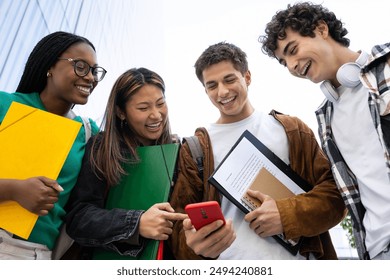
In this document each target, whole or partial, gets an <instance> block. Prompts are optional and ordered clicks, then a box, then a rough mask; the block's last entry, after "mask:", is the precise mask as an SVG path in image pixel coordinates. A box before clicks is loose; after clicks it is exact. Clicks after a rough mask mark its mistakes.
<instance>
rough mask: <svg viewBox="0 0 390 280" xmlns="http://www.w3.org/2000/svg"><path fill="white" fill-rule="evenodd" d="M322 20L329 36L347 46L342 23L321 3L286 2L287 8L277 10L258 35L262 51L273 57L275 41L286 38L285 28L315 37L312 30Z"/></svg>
mask: <svg viewBox="0 0 390 280" xmlns="http://www.w3.org/2000/svg"><path fill="white" fill-rule="evenodd" d="M321 21H323V22H325V23H326V24H327V25H328V28H329V34H330V36H331V37H332V38H333V39H334V40H335V41H337V42H339V43H340V44H341V45H343V46H346V47H348V46H349V39H347V38H344V36H345V35H347V34H348V31H347V29H346V28H344V27H343V23H342V22H341V21H340V20H339V19H337V18H336V16H335V14H334V13H333V12H330V11H329V10H328V9H327V8H325V7H324V6H322V5H317V4H313V3H311V2H301V3H296V4H293V5H291V4H288V5H287V9H285V10H280V11H278V12H277V13H276V14H275V15H274V16H273V17H272V20H271V21H270V22H269V23H268V24H267V25H266V28H265V35H262V36H260V37H259V42H260V43H261V44H262V51H263V53H265V54H267V55H268V56H270V57H274V58H275V51H276V49H277V41H278V40H283V39H284V38H286V29H288V28H290V29H291V30H293V31H295V32H298V33H299V34H300V35H301V36H305V37H307V36H310V37H315V33H314V30H315V29H316V27H317V26H318V24H319V23H320V22H321Z"/></svg>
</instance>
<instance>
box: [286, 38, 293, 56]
mask: <svg viewBox="0 0 390 280" xmlns="http://www.w3.org/2000/svg"><path fill="white" fill-rule="evenodd" d="M294 43H295V41H291V42H288V43H287V45H286V46H285V47H284V49H283V55H286V54H287V51H288V49H289V48H290V46H291V45H292V44H294Z"/></svg>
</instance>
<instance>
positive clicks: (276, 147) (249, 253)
mask: <svg viewBox="0 0 390 280" xmlns="http://www.w3.org/2000/svg"><path fill="white" fill-rule="evenodd" d="M245 130H249V131H250V132H251V133H252V134H253V135H255V136H256V137H257V138H258V139H260V141H262V142H263V143H264V144H265V145H266V146H267V147H268V148H269V149H270V150H272V151H273V152H274V153H275V154H276V155H277V156H279V157H280V158H281V159H282V160H283V161H284V162H285V163H286V164H289V151H288V142H287V136H286V133H285V131H284V128H283V127H282V125H281V124H280V123H279V122H278V121H277V120H276V119H275V118H274V117H272V116H270V115H267V114H264V113H261V112H258V111H255V112H254V113H253V114H252V115H251V116H249V117H248V118H246V119H244V120H242V121H239V122H235V123H231V124H211V125H210V127H209V129H208V132H209V134H210V138H211V143H212V147H213V151H214V162H215V166H218V164H219V163H220V162H221V161H222V160H223V158H224V157H225V156H226V154H227V153H228V152H229V150H230V149H231V147H232V146H233V145H234V143H235V142H236V141H237V140H238V138H239V137H240V136H241V134H242V133H243V132H244V131H245ZM222 212H223V214H224V216H225V218H226V219H232V220H233V226H234V229H235V231H236V239H235V241H234V242H233V244H232V245H231V246H230V247H229V248H228V249H226V250H225V251H224V252H223V253H222V254H221V255H220V257H219V259H222V260H223V259H224V260H233V259H241V260H261V259H262V260H273V259H274V260H286V259H304V258H303V257H302V256H301V255H299V254H297V256H293V255H292V254H291V253H289V252H288V251H287V250H286V249H285V248H284V247H283V246H282V245H280V244H279V243H277V241H276V240H275V239H274V238H272V237H268V238H262V237H260V236H258V235H257V234H256V233H255V232H254V231H253V230H252V229H250V228H249V224H248V223H247V222H245V220H244V216H245V214H244V213H243V212H242V211H241V210H239V209H238V208H237V207H236V206H235V205H234V204H233V203H231V202H230V201H229V200H228V199H226V198H225V197H223V198H222Z"/></svg>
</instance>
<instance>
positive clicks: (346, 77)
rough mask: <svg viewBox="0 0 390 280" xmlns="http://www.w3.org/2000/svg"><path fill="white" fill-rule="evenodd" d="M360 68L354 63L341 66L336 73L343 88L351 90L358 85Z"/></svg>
mask: <svg viewBox="0 0 390 280" xmlns="http://www.w3.org/2000/svg"><path fill="white" fill-rule="evenodd" d="M360 69H361V68H360V66H359V64H357V63H356V62H350V63H346V64H343V65H342V66H341V67H340V68H339V70H338V71H337V73H336V78H337V80H338V81H339V83H340V84H341V85H343V86H345V87H348V88H353V87H356V86H357V85H359V83H360V79H359V74H360Z"/></svg>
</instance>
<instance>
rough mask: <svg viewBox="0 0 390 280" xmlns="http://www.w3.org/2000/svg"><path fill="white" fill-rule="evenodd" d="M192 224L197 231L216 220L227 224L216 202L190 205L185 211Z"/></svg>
mask: <svg viewBox="0 0 390 280" xmlns="http://www.w3.org/2000/svg"><path fill="white" fill-rule="evenodd" d="M184 210H185V211H186V213H187V214H188V216H189V218H190V219H191V223H192V224H193V226H194V227H195V229H196V230H198V229H200V228H201V227H203V226H205V225H207V224H210V223H212V222H214V221H216V220H222V221H223V222H224V224H225V218H224V217H223V214H222V211H221V207H220V206H219V204H218V202H216V201H206V202H199V203H192V204H188V205H187V206H186V207H185V209H184Z"/></svg>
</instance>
